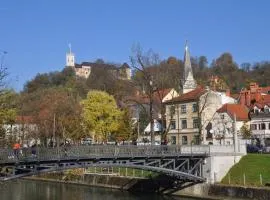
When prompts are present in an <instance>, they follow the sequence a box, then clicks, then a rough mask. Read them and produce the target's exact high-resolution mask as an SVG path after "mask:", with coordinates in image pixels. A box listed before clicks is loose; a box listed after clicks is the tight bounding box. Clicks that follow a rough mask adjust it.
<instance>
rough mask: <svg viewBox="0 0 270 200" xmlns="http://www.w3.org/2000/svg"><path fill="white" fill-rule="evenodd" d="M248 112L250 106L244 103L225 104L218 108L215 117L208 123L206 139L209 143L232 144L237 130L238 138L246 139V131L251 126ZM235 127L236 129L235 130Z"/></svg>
mask: <svg viewBox="0 0 270 200" xmlns="http://www.w3.org/2000/svg"><path fill="white" fill-rule="evenodd" d="M248 112H249V110H248V108H247V107H246V106H244V105H240V104H224V105H223V106H222V107H221V108H220V109H218V110H217V112H216V113H215V114H214V116H213V119H212V120H211V122H210V123H209V124H208V127H207V130H206V131H207V134H206V140H207V142H208V144H223V145H232V144H233V142H234V141H233V135H234V132H235V131H236V133H237V136H238V139H240V140H241V139H245V136H244V134H245V133H244V131H247V132H248V131H249V126H250V123H249V118H248ZM234 116H235V120H236V121H235V122H234ZM234 123H236V124H235V126H234ZM244 126H245V127H244ZM234 127H235V128H236V130H234ZM243 128H244V129H243Z"/></svg>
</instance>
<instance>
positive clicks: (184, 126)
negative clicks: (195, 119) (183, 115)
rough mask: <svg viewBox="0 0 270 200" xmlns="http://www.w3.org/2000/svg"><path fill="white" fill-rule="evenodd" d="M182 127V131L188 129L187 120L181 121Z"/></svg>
mask: <svg viewBox="0 0 270 200" xmlns="http://www.w3.org/2000/svg"><path fill="white" fill-rule="evenodd" d="M181 127H182V129H184V128H187V120H186V119H182V120H181Z"/></svg>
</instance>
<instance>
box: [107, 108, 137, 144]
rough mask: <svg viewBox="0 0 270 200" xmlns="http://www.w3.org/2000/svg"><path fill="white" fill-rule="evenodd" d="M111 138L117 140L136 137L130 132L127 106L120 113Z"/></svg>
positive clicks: (130, 126) (130, 124)
mask: <svg viewBox="0 0 270 200" xmlns="http://www.w3.org/2000/svg"><path fill="white" fill-rule="evenodd" d="M112 139H114V140H115V141H118V142H121V141H126V140H133V141H134V140H136V139H137V137H136V135H135V134H133V132H132V123H131V117H130V113H129V111H128V109H127V108H125V109H124V110H123V111H122V113H121V116H120V121H119V127H118V130H117V131H115V132H113V133H112Z"/></svg>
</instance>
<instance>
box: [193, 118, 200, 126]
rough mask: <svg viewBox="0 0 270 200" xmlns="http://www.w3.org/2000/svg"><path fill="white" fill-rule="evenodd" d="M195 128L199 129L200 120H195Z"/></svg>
mask: <svg viewBox="0 0 270 200" xmlns="http://www.w3.org/2000/svg"><path fill="white" fill-rule="evenodd" d="M193 128H199V119H198V118H196V119H193Z"/></svg>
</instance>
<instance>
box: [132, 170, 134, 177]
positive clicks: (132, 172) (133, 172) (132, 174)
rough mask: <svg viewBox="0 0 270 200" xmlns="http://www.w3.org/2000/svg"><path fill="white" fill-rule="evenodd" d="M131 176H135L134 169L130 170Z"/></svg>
mask: <svg viewBox="0 0 270 200" xmlns="http://www.w3.org/2000/svg"><path fill="white" fill-rule="evenodd" d="M132 176H133V177H135V169H133V170H132Z"/></svg>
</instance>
